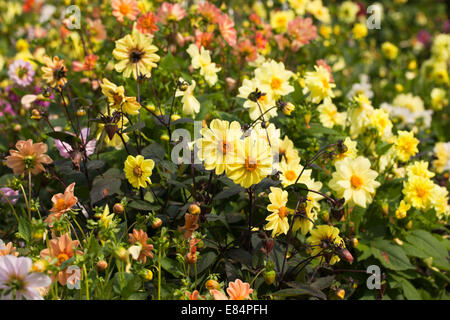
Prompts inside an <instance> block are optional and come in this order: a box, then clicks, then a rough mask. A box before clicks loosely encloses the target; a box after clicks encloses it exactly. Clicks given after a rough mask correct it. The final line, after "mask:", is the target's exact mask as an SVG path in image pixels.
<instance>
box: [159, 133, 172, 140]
mask: <svg viewBox="0 0 450 320" xmlns="http://www.w3.org/2000/svg"><path fill="white" fill-rule="evenodd" d="M160 139H161V140H162V141H169V140H170V137H169V135H168V134H162V135H161V137H160Z"/></svg>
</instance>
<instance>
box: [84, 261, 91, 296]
mask: <svg viewBox="0 0 450 320" xmlns="http://www.w3.org/2000/svg"><path fill="white" fill-rule="evenodd" d="M83 271H84V277H85V278H86V279H85V280H86V300H90V299H89V279H88V275H87V271H86V265H85V264H83Z"/></svg>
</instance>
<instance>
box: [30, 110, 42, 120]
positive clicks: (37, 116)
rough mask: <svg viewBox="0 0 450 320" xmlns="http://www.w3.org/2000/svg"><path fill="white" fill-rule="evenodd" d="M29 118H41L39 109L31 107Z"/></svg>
mask: <svg viewBox="0 0 450 320" xmlns="http://www.w3.org/2000/svg"><path fill="white" fill-rule="evenodd" d="M31 119H33V120H40V119H41V114H40V113H39V111H38V110H37V109H33V110H32V111H31Z"/></svg>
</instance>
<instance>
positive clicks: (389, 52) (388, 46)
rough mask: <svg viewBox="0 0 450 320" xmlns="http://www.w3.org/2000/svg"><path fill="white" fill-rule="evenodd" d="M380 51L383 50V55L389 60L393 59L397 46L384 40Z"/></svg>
mask: <svg viewBox="0 0 450 320" xmlns="http://www.w3.org/2000/svg"><path fill="white" fill-rule="evenodd" d="M381 51H382V52H383V55H384V56H385V57H386V58H388V59H389V60H394V59H395V58H397V55H398V48H397V47H396V46H395V45H394V44H392V43H390V42H384V43H383V44H382V45H381Z"/></svg>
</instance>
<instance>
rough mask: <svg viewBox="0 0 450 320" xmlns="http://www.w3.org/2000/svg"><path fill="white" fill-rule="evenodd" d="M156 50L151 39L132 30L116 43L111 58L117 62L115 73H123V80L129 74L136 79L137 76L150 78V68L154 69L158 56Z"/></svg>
mask: <svg viewBox="0 0 450 320" xmlns="http://www.w3.org/2000/svg"><path fill="white" fill-rule="evenodd" d="M156 51H158V48H157V47H156V46H154V45H153V44H152V38H150V37H148V36H146V35H144V34H142V33H140V32H139V31H137V30H133V32H132V34H129V35H126V36H125V37H123V38H122V39H119V40H117V41H116V48H115V49H114V51H113V56H114V58H116V59H117V60H118V61H119V62H118V63H117V64H116V65H115V70H116V71H117V72H120V73H123V76H124V77H125V78H129V77H130V75H131V74H133V77H134V78H135V79H137V76H138V74H139V75H143V76H145V77H148V78H149V77H151V70H152V68H156V66H157V65H156V63H155V62H158V61H159V56H158V55H157V54H156V53H155V52H156Z"/></svg>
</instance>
